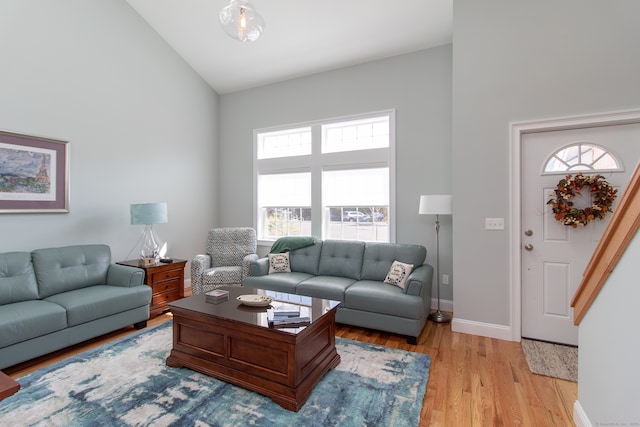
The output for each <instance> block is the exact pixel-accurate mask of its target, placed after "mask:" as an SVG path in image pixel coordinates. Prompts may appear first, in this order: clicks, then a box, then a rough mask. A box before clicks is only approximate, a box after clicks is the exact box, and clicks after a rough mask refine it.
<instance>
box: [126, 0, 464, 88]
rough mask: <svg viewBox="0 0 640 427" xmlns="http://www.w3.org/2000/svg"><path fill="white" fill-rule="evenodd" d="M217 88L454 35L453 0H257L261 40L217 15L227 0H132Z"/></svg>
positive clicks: (283, 76)
mask: <svg viewBox="0 0 640 427" xmlns="http://www.w3.org/2000/svg"><path fill="white" fill-rule="evenodd" d="M127 1H128V3H129V4H130V5H131V6H132V7H133V8H134V9H135V10H136V11H137V12H138V13H139V14H140V15H141V16H142V17H143V18H144V19H145V20H146V21H147V22H148V23H149V25H151V27H153V28H154V29H155V30H156V31H157V32H158V34H160V36H161V37H162V38H164V39H165V40H166V41H167V43H168V44H169V45H170V46H172V47H173V49H175V51H176V52H178V54H179V55H180V56H182V58H184V60H185V61H186V62H187V63H188V64H189V65H190V66H191V67H193V69H194V70H195V71H196V72H197V73H198V74H199V75H200V76H202V78H203V79H204V80H205V81H206V82H207V83H208V84H209V85H210V86H211V87H212V88H213V89H214V90H215V91H216V92H218V93H219V94H225V93H230V92H235V91H238V90H243V89H248V88H251V87H257V86H261V85H264V84H269V83H275V82H278V81H283V80H288V79H291V78H296V77H301V76H306V75H310V74H315V73H318V72H322V71H327V70H333V69H337V68H342V67H346V66H350V65H355V64H360V63H364V62H368V61H373V60H377V59H382V58H387V57H391V56H395V55H399V54H403V53H409V52H414V51H418V50H421V49H426V48H430V47H435V46H440V45H443V44H447V43H450V42H451V38H452V24H453V0H255V1H253V2H252V3H253V5H254V7H255V8H256V10H257V12H258V13H260V14H261V15H262V17H263V18H264V21H265V30H264V33H263V34H262V36H261V37H260V38H259V39H258V40H257V41H255V42H245V43H243V42H240V41H237V40H234V39H232V38H231V37H229V36H228V35H227V34H226V33H225V32H224V31H223V30H222V28H221V26H220V23H219V21H218V13H219V11H220V9H222V8H223V7H224V6H226V5H227V4H228V3H229V1H228V0H127Z"/></svg>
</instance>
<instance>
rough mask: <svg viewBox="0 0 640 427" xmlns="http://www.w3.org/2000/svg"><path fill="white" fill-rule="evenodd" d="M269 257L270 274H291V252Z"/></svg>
mask: <svg viewBox="0 0 640 427" xmlns="http://www.w3.org/2000/svg"><path fill="white" fill-rule="evenodd" d="M268 255H269V274H273V273H291V265H290V264H289V252H285V253H282V254H268Z"/></svg>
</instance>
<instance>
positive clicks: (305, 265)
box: [289, 242, 322, 276]
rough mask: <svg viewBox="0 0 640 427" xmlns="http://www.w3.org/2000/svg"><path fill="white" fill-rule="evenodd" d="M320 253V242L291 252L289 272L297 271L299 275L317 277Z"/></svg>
mask: <svg viewBox="0 0 640 427" xmlns="http://www.w3.org/2000/svg"><path fill="white" fill-rule="evenodd" d="M320 251H322V242H317V243H315V244H313V245H311V246H305V247H304V248H300V249H296V250H295V251H291V252H290V255H289V261H290V262H291V271H299V272H300V273H308V274H313V275H314V276H317V275H318V264H319V263H320Z"/></svg>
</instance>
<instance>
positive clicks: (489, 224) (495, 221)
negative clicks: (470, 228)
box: [484, 218, 504, 230]
mask: <svg viewBox="0 0 640 427" xmlns="http://www.w3.org/2000/svg"><path fill="white" fill-rule="evenodd" d="M484 229H485V230H504V218H485V219H484Z"/></svg>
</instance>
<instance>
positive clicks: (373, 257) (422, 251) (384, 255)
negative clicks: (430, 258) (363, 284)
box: [361, 242, 427, 282]
mask: <svg viewBox="0 0 640 427" xmlns="http://www.w3.org/2000/svg"><path fill="white" fill-rule="evenodd" d="M426 257H427V249H426V248H425V247H424V246H422V245H407V244H400V243H379V242H367V244H366V246H365V249H364V255H363V261H362V277H361V279H362V280H377V281H380V282H382V281H383V280H384V279H385V277H387V273H388V272H389V270H390V269H391V264H393V261H394V260H398V261H400V262H403V263H406V264H413V265H414V266H415V267H416V268H417V267H419V266H421V265H422V264H423V263H424V260H425V258H426Z"/></svg>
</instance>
